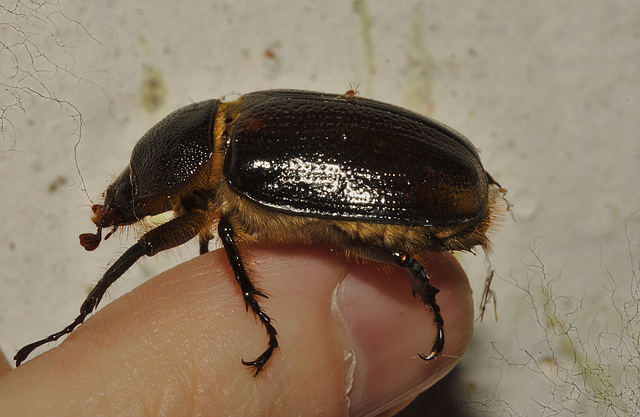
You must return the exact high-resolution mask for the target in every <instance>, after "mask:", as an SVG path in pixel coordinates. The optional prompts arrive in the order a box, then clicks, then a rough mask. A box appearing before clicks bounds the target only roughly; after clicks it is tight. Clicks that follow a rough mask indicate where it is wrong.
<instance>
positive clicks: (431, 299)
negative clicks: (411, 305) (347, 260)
mask: <svg viewBox="0 0 640 417" xmlns="http://www.w3.org/2000/svg"><path fill="white" fill-rule="evenodd" d="M372 249H373V248H372ZM366 257H367V258H368V259H371V260H372V261H377V262H383V263H386V264H394V265H398V266H400V267H402V268H404V269H406V270H408V271H409V272H410V273H411V286H412V289H413V295H414V296H416V295H418V296H420V298H421V299H422V302H423V303H424V304H425V305H426V306H427V307H429V310H431V313H432V314H433V322H434V323H435V325H436V337H435V340H434V341H433V345H432V346H431V351H430V352H429V353H428V354H423V353H420V354H418V356H420V358H421V359H423V360H425V361H428V360H431V359H435V358H436V357H437V356H438V355H439V354H440V353H441V352H442V349H443V348H444V320H443V319H442V315H441V314H440V306H439V305H438V303H437V302H436V294H438V293H439V292H440V290H439V289H437V288H436V287H434V286H433V285H431V282H430V281H429V276H428V275H427V271H426V270H425V269H424V266H422V264H421V263H420V262H418V261H417V260H415V259H414V258H412V257H411V256H410V255H409V254H408V253H406V252H402V251H395V250H391V249H386V248H375V250H373V251H372V252H371V253H370V255H369V256H366Z"/></svg>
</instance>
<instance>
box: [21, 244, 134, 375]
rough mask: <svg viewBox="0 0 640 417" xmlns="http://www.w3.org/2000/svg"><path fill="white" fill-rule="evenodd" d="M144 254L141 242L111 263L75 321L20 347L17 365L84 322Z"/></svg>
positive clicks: (83, 304)
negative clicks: (106, 293)
mask: <svg viewBox="0 0 640 417" xmlns="http://www.w3.org/2000/svg"><path fill="white" fill-rule="evenodd" d="M144 255H145V249H144V247H143V246H142V245H141V244H140V242H138V243H136V244H135V245H133V246H132V247H130V248H129V249H128V250H127V251H126V252H125V253H124V254H123V255H122V256H121V257H120V258H118V260H117V261H116V262H115V263H114V264H113V265H111V268H109V269H108V270H107V272H105V273H104V276H103V277H102V278H101V279H100V281H98V283H97V284H96V286H95V287H93V289H92V290H91V292H90V293H89V295H88V296H87V298H86V299H85V300H84V303H82V306H81V307H80V315H79V316H78V317H76V319H75V320H74V321H73V323H71V324H70V325H68V326H67V327H65V328H64V329H62V330H61V331H59V332H58V333H54V334H52V335H50V336H48V337H45V338H44V339H42V340H39V341H37V342H33V343H31V344H29V345H27V346H25V347H23V348H22V349H20V350H19V351H18V353H16V355H15V356H14V357H13V359H14V360H15V361H16V366H20V364H21V363H22V361H24V360H25V359H27V356H29V354H30V353H31V352H33V351H34V350H35V349H36V348H37V347H39V346H42V345H44V344H45V343H49V342H53V341H56V340H58V339H59V338H60V337H62V336H64V335H65V334H69V333H71V332H72V331H73V329H75V328H76V327H77V326H79V325H80V324H81V323H82V322H84V319H85V318H87V316H88V315H89V314H91V313H92V312H93V310H95V308H96V307H97V306H98V303H100V300H101V299H102V297H103V296H104V293H105V292H106V291H107V288H109V286H110V285H111V284H113V283H114V281H115V280H117V279H118V278H119V277H120V276H121V275H122V274H124V273H125V271H126V270H127V269H129V268H130V267H131V266H132V265H133V264H134V263H136V261H137V260H138V259H140V258H141V257H142V256H144Z"/></svg>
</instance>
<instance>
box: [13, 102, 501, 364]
mask: <svg viewBox="0 0 640 417" xmlns="http://www.w3.org/2000/svg"><path fill="white" fill-rule="evenodd" d="M351 98H352V97H351V96H350V95H348V94H343V95H340V94H328V93H319V92H311V91H302V90H265V91H258V92H253V93H248V94H245V95H242V96H240V97H239V98H238V99H237V100H234V101H230V102H223V101H221V100H218V99H213V100H207V101H202V102H198V103H194V104H191V105H187V106H185V107H182V108H180V109H178V110H176V111H174V112H173V113H171V114H169V115H168V116H166V117H165V118H164V119H163V120H161V121H160V122H158V123H157V124H156V125H155V126H153V127H152V128H151V129H150V130H149V131H148V132H147V133H146V134H145V135H144V136H143V137H142V139H140V141H139V142H138V143H137V144H136V145H135V147H134V148H133V151H132V154H131V161H130V164H129V165H128V166H127V167H125V169H124V170H123V171H122V173H121V174H120V175H119V176H118V177H117V178H116V179H115V180H114V181H113V183H112V184H111V185H110V186H109V187H108V188H107V190H106V191H105V193H104V202H103V204H96V205H94V206H93V207H92V210H93V214H94V216H93V218H92V221H93V222H94V223H95V225H96V226H97V232H96V233H95V234H93V233H87V234H82V235H80V243H81V244H82V246H83V247H84V248H85V249H87V250H94V249H96V248H97V247H98V245H99V244H100V242H101V240H102V231H103V229H106V228H111V230H110V231H109V232H108V234H107V235H106V236H105V238H104V239H105V240H106V239H107V238H109V236H110V235H111V234H112V233H113V232H114V231H115V230H116V229H118V228H119V227H124V226H129V225H133V224H136V223H138V222H141V221H143V219H145V218H146V217H148V216H154V215H157V214H160V213H165V212H168V211H172V212H173V213H174V216H173V218H172V219H170V220H168V221H166V222H165V223H163V224H161V225H159V226H157V227H155V228H153V229H151V230H149V231H147V232H146V233H145V234H144V235H143V236H142V237H140V239H139V240H138V241H137V242H136V243H135V244H134V245H133V246H131V248H129V249H128V250H127V251H126V252H125V253H124V254H123V255H122V256H121V257H120V258H118V259H117V260H116V261H115V263H114V264H113V265H112V266H111V267H110V268H109V269H108V270H107V271H106V272H105V273H104V275H103V277H102V278H101V279H100V281H99V282H98V283H97V284H96V286H95V287H94V288H93V289H92V291H91V292H90V293H89V295H88V296H87V298H86V299H85V301H84V303H83V304H82V306H81V308H80V314H79V315H78V317H77V318H76V319H75V320H74V321H73V322H72V323H71V324H70V325H68V326H67V327H65V328H64V329H63V330H61V331H59V332H57V333H54V334H52V335H50V336H48V337H46V338H44V339H42V340H39V341H37V342H34V343H31V344H29V345H27V346H25V347H23V348H22V349H20V350H19V351H18V352H17V354H16V355H15V357H14V359H15V361H16V365H17V366H19V365H20V363H21V362H23V361H24V360H25V359H26V358H27V357H28V355H29V354H30V353H31V352H32V351H33V350H34V349H35V348H37V347H38V346H41V345H43V344H45V343H48V342H51V341H55V340H57V339H59V338H60V337H62V336H63V335H66V334H68V333H70V332H72V331H73V330H74V329H75V328H76V327H77V326H78V325H80V324H81V323H82V322H83V321H84V320H85V318H86V317H87V315H89V314H90V313H92V312H93V311H94V310H95V309H96V307H97V306H98V304H99V302H100V300H101V299H102V297H103V296H104V294H105V292H106V290H107V288H108V287H109V286H110V285H111V284H112V283H113V282H114V281H116V280H117V279H118V278H119V277H120V276H121V275H122V274H124V273H125V272H126V271H127V270H128V269H129V268H130V267H131V266H132V265H133V264H134V263H136V261H138V259H140V258H141V257H143V256H153V255H156V254H157V253H159V252H161V251H164V250H167V249H171V248H174V247H177V246H180V245H182V244H184V243H186V242H188V241H190V240H191V239H193V238H196V237H197V238H198V240H199V245H200V253H201V254H204V253H206V252H208V250H209V241H210V240H211V239H212V238H213V237H214V229H215V228H216V226H217V234H218V236H219V237H220V239H221V241H222V245H223V247H224V250H225V251H226V254H227V257H228V259H229V263H230V265H231V267H232V269H233V273H234V275H235V279H236V281H237V283H238V285H239V286H240V288H241V290H242V294H243V297H244V302H245V307H246V308H247V310H248V309H250V310H251V311H252V312H253V314H255V315H256V316H257V317H258V319H259V320H260V322H261V323H262V324H263V326H264V327H265V329H266V333H267V336H268V344H267V348H266V350H265V351H264V352H263V353H262V354H261V355H260V356H258V357H257V358H256V359H254V360H251V361H244V360H242V363H243V364H244V365H247V366H249V367H251V368H252V370H253V373H254V375H257V374H258V373H259V372H260V371H261V370H262V369H263V367H264V366H265V364H266V363H267V362H268V361H269V359H270V358H271V356H272V355H273V353H274V351H275V350H276V349H277V348H278V338H277V331H276V329H275V328H274V326H273V323H272V321H271V319H270V318H269V316H268V315H267V314H266V312H265V311H264V310H263V309H262V308H261V306H260V304H259V302H258V299H259V297H266V296H265V295H264V294H263V293H261V292H260V291H259V290H258V289H257V288H256V286H255V285H254V284H253V282H252V280H251V277H250V276H249V274H248V273H247V270H246V269H245V266H244V263H243V259H242V256H241V254H240V251H239V250H238V242H256V241H257V242H266V243H269V244H282V245H285V244H302V245H307V244H312V243H318V244H323V245H328V246H331V247H334V248H336V249H338V250H339V252H341V253H343V254H344V255H346V256H351V257H355V258H362V259H367V260H373V261H376V262H380V263H384V264H390V265H397V266H400V267H402V268H405V269H406V270H407V271H408V272H409V276H410V279H411V283H412V288H413V292H414V295H417V296H419V297H420V298H421V299H422V301H423V303H424V304H425V305H426V306H427V307H428V308H429V309H430V311H431V313H432V314H433V317H434V322H435V327H436V336H435V340H434V341H433V344H432V347H431V350H430V351H429V353H427V354H420V355H419V356H420V358H422V359H424V360H431V359H433V358H435V357H437V355H438V354H439V353H440V352H441V351H442V349H443V347H444V321H443V319H442V316H441V314H440V307H439V306H438V304H437V303H436V294H437V293H438V289H437V288H435V287H434V286H432V285H431V283H430V281H429V276H428V274H427V272H426V270H425V268H424V266H423V265H422V264H421V263H420V262H419V261H418V260H416V258H415V257H414V256H415V255H416V254H417V253H418V252H420V251H424V250H429V251H454V250H461V251H471V250H472V248H474V247H475V246H477V245H480V246H481V247H483V248H484V249H485V250H489V245H490V243H489V240H488V238H487V231H488V230H489V229H490V227H491V226H492V225H493V224H494V223H495V221H494V219H495V217H496V212H497V196H498V195H499V194H500V193H504V191H505V190H504V189H502V187H500V185H499V184H498V183H497V182H496V181H495V180H494V179H493V178H492V177H491V176H490V175H489V174H488V173H487V172H486V171H485V170H484V168H483V166H482V164H481V163H480V158H479V156H478V153H477V151H476V149H475V148H474V146H473V145H472V144H471V143H470V142H469V141H468V140H467V139H466V138H465V137H463V136H462V135H461V134H459V133H457V132H456V131H454V130H452V129H450V128H449V127H447V126H445V125H443V124H441V123H439V122H437V121H435V120H432V119H430V118H427V117H424V116H421V115H419V114H417V113H414V112H411V111H409V110H405V109H403V108H400V107H396V106H393V105H391V104H386V103H383V102H380V101H376V100H372V99H367V98H358V99H357V100H352V99H351Z"/></svg>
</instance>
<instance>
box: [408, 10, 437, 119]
mask: <svg viewBox="0 0 640 417" xmlns="http://www.w3.org/2000/svg"><path fill="white" fill-rule="evenodd" d="M422 16H423V13H422V6H418V7H416V9H415V10H414V13H412V18H411V24H410V26H409V33H408V36H407V64H406V74H407V78H406V84H405V87H404V88H403V95H404V100H405V103H406V104H407V106H408V107H409V108H411V109H414V110H416V111H418V112H419V113H422V114H432V113H433V110H434V108H435V103H434V101H433V83H434V78H435V73H436V69H437V68H436V63H435V60H434V59H433V57H432V56H431V54H430V53H429V49H428V48H427V43H426V35H425V32H424V22H425V20H424V19H422Z"/></svg>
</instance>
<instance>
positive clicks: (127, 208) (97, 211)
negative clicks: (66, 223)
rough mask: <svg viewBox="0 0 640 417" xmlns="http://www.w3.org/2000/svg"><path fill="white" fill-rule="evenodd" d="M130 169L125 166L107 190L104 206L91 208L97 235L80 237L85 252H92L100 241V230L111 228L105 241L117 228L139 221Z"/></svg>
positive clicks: (99, 205)
mask: <svg viewBox="0 0 640 417" xmlns="http://www.w3.org/2000/svg"><path fill="white" fill-rule="evenodd" d="M130 171H131V170H130V168H129V167H128V166H127V167H126V168H125V169H124V170H123V171H122V173H120V175H118V178H116V179H115V181H114V182H113V183H112V184H111V185H110V186H109V187H108V188H107V191H106V192H105V199H104V204H94V205H93V206H92V207H91V210H92V211H93V218H92V219H91V220H92V221H93V223H95V225H96V226H98V231H97V233H95V234H93V233H85V234H82V235H80V244H81V245H82V246H83V247H84V248H85V249H86V250H94V249H95V248H97V247H98V245H99V244H100V241H101V239H102V229H103V228H104V227H109V226H113V230H112V231H111V232H109V233H108V234H107V235H106V236H105V240H106V239H108V238H109V236H111V234H112V233H113V232H115V231H116V229H117V228H118V226H126V225H129V224H133V223H135V222H137V221H138V220H139V217H137V216H136V214H135V213H134V203H133V186H132V185H131V174H130Z"/></svg>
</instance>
